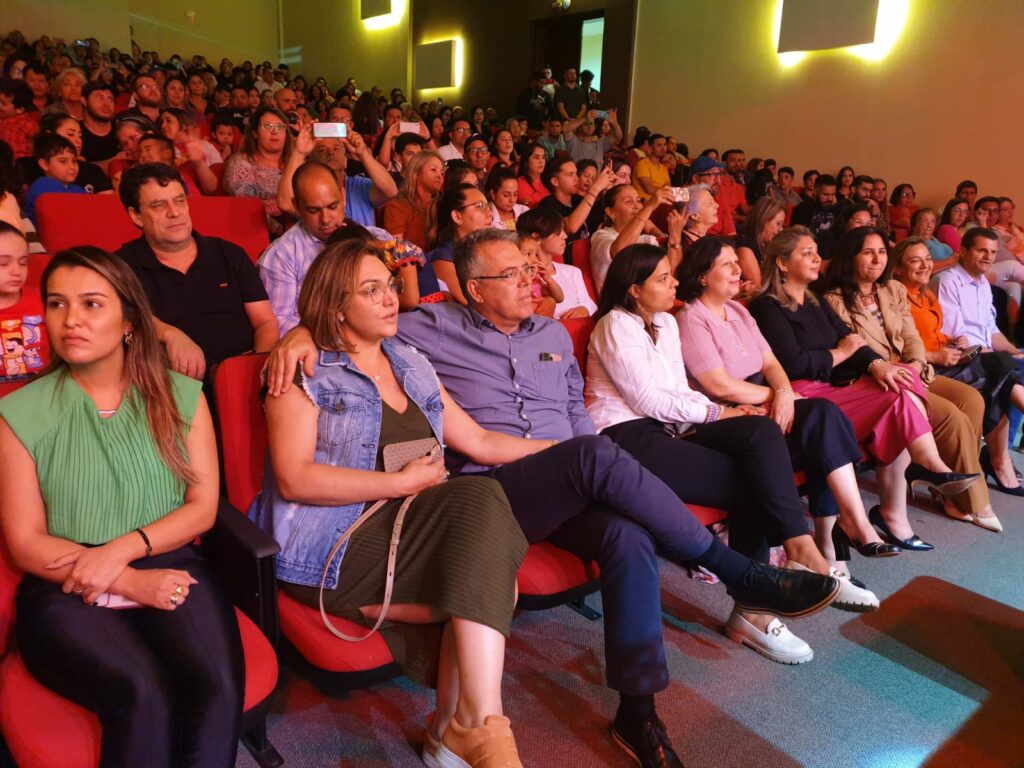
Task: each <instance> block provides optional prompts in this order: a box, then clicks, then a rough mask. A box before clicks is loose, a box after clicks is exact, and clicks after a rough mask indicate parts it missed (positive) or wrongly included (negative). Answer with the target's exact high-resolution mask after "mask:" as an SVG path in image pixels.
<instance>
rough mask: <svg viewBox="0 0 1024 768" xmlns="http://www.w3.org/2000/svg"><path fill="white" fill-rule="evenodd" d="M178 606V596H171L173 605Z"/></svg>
mask: <svg viewBox="0 0 1024 768" xmlns="http://www.w3.org/2000/svg"><path fill="white" fill-rule="evenodd" d="M177 604H178V596H177V595H171V605H177Z"/></svg>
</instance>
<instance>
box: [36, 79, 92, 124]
mask: <svg viewBox="0 0 1024 768" xmlns="http://www.w3.org/2000/svg"><path fill="white" fill-rule="evenodd" d="M88 82H89V79H88V78H87V77H86V76H85V72H83V71H82V70H81V69H79V68H78V67H68V68H67V69H65V70H63V71H62V72H61V73H60V74H58V75H57V76H56V77H55V78H54V89H55V90H56V92H57V93H58V94H59V95H58V96H57V98H56V99H54V100H53V101H52V102H50V104H49V106H48V107H46V109H45V110H44V113H50V112H63V113H64V114H67V115H71V116H72V117H73V118H75V120H78V121H82V120H84V119H85V103H84V102H83V101H82V89H83V88H84V87H85V84H86V83H88Z"/></svg>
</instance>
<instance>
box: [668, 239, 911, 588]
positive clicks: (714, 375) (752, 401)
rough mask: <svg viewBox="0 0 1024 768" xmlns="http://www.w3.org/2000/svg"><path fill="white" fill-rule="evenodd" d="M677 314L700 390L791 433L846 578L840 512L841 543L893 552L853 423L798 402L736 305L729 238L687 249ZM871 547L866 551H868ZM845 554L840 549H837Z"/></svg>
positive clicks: (821, 525) (823, 538) (796, 464)
mask: <svg viewBox="0 0 1024 768" xmlns="http://www.w3.org/2000/svg"><path fill="white" fill-rule="evenodd" d="M676 276H677V278H678V279H679V290H678V292H677V295H678V298H680V299H682V300H683V301H685V302H686V306H685V307H684V308H683V309H681V310H680V311H679V312H678V313H677V314H676V322H677V323H678V325H679V337H680V340H681V344H682V354H683V360H684V361H685V363H686V369H687V371H688V372H689V375H690V377H691V379H693V380H695V386H696V388H697V389H698V390H700V391H701V392H704V393H705V394H706V395H707V396H708V397H710V398H712V399H713V400H715V401H716V402H726V403H746V404H749V405H756V406H759V407H762V408H765V409H766V410H767V411H768V413H769V415H770V416H771V417H772V418H773V419H774V420H775V422H776V423H777V424H778V425H779V427H781V429H782V430H783V432H785V433H786V444H787V447H788V448H789V452H790V458H791V460H792V464H793V468H794V469H796V470H802V471H803V472H804V474H805V475H806V477H807V490H808V496H809V498H810V508H811V515H812V516H813V517H814V528H815V538H816V540H817V544H818V546H819V547H820V548H821V551H822V552H824V553H825V555H826V556H827V557H828V558H829V560H831V561H833V562H835V563H836V567H837V568H839V569H840V570H841V571H842V572H843V573H846V574H848V570H847V568H846V566H845V565H843V564H842V561H843V560H845V559H847V558H848V557H849V555H848V553H847V552H846V551H844V550H848V546H846V547H844V546H842V545H840V546H839V547H836V546H835V545H834V544H833V530H834V529H835V523H836V514H837V513H838V515H839V527H838V528H839V530H837V531H836V538H838V539H839V540H840V542H844V541H845V540H852V541H856V542H860V543H861V547H860V549H861V550H862V551H864V552H865V553H868V552H872V551H877V554H878V555H882V556H884V555H885V554H892V552H891V551H890V550H891V548H888V547H886V546H885V545H883V544H881V543H879V542H880V539H879V537H878V533H877V532H876V531H875V529H874V528H873V527H872V526H871V523H870V522H869V521H868V516H867V513H866V512H865V510H864V501H863V499H861V496H860V489H859V488H858V487H857V477H856V474H855V472H854V462H856V461H858V460H859V459H860V457H861V452H860V448H859V447H858V445H857V438H856V436H855V434H854V429H853V425H852V424H851V423H850V420H849V419H848V418H847V417H846V416H845V415H844V414H843V412H842V411H841V410H840V409H839V407H838V406H837V405H835V404H834V403H832V402H830V401H828V400H824V399H821V398H799V399H797V396H796V395H794V394H793V385H792V384H791V383H790V380H789V377H788V376H787V375H786V372H785V371H784V370H783V368H782V364H781V363H779V361H778V359H777V358H776V357H775V355H774V354H773V353H772V350H771V347H770V346H769V345H768V342H767V341H765V338H764V336H762V335H761V331H760V330H759V329H758V327H757V323H756V322H755V321H754V318H753V317H751V316H750V313H749V312H748V311H747V310H746V308H745V307H744V306H743V305H742V304H739V303H738V302H736V301H734V300H733V299H734V298H735V297H736V295H737V293H738V292H739V290H740V285H741V279H742V278H741V270H740V266H739V259H738V258H737V255H736V251H735V250H734V249H733V247H732V246H731V245H729V242H728V240H726V239H724V238H720V237H706V238H703V239H702V240H701V241H700V242H698V243H696V244H695V245H694V246H693V247H691V248H690V250H688V251H687V252H686V258H685V259H684V260H683V263H682V264H681V265H680V266H679V269H678V271H677V272H676ZM865 546H866V549H865ZM837 550H838V551H837Z"/></svg>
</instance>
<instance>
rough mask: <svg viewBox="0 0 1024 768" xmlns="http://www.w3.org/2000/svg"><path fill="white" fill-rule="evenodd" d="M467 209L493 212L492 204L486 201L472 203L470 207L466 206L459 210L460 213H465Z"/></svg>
mask: <svg viewBox="0 0 1024 768" xmlns="http://www.w3.org/2000/svg"><path fill="white" fill-rule="evenodd" d="M467 208H476V209H477V210H478V211H489V210H491V204H490V203H488V202H487V201H486V200H480V201H479V202H476V203H470V204H469V205H464V206H462V207H461V208H459V210H460V211H464V210H466V209H467Z"/></svg>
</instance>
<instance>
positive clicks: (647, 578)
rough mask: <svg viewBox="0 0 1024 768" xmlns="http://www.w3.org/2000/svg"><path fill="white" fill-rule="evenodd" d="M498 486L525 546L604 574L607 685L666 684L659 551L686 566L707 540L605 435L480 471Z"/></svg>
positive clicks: (649, 688) (642, 689) (633, 691)
mask: <svg viewBox="0 0 1024 768" xmlns="http://www.w3.org/2000/svg"><path fill="white" fill-rule="evenodd" d="M486 474H487V475H488V476H490V477H493V478H494V479H496V480H497V481H498V482H500V483H501V485H502V488H504V490H505V494H506V495H507V496H508V500H509V502H510V503H511V505H512V512H513V514H514V515H515V516H516V518H517V519H518V520H519V524H520V525H521V526H522V528H523V532H524V533H525V534H526V538H527V540H529V541H530V542H538V541H543V540H545V539H547V540H549V541H551V542H552V543H553V544H555V545H557V546H559V547H562V548H563V549H566V550H568V551H570V552H572V553H574V554H576V555H578V556H579V557H581V558H583V559H584V560H595V561H597V563H598V565H599V566H600V568H601V597H602V601H603V606H604V630H605V663H606V675H607V679H608V685H609V686H611V687H612V688H614V689H615V690H617V691H619V692H621V693H625V694H630V695H642V694H651V693H656V692H657V691H660V690H662V689H664V688H666V687H667V686H668V667H667V665H666V662H665V649H664V646H663V641H662V633H661V597H660V591H659V590H660V582H659V579H658V563H657V558H656V553H658V552H660V553H662V554H664V555H665V556H666V557H669V558H671V559H673V560H675V561H678V562H682V561H688V560H692V559H694V558H697V557H700V556H701V555H703V554H705V553H706V552H707V550H708V548H709V547H710V546H711V534H710V533H709V532H708V531H707V529H705V528H704V526H703V525H701V524H700V521H698V520H697V519H696V518H695V517H694V516H693V515H692V514H691V513H690V511H689V510H687V509H686V507H685V506H684V505H683V503H682V502H681V501H680V500H679V497H678V496H677V495H676V494H675V493H674V492H673V491H672V489H671V488H669V487H668V486H667V485H665V483H663V482H662V481H661V480H659V479H658V478H657V477H655V476H654V475H653V474H651V473H650V472H648V471H647V470H645V469H644V468H643V467H642V466H641V465H640V464H639V463H638V462H637V461H636V459H634V458H633V457H632V456H630V455H629V454H628V453H626V452H625V451H623V450H622V449H621V448H620V447H619V446H617V445H616V444H615V443H614V442H612V441H611V440H610V439H609V438H607V437H603V436H587V437H577V438H573V439H572V440H566V441H565V442H562V443H559V444H558V445H556V446H554V447H553V448H549V449H548V450H546V451H541V452H540V453H537V454H534V455H533V456H527V457H526V458H523V459H520V460H519V461H515V462H513V463H511V464H505V465H504V466H501V467H496V468H494V469H492V470H490V471H489V472H487V473H486Z"/></svg>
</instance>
